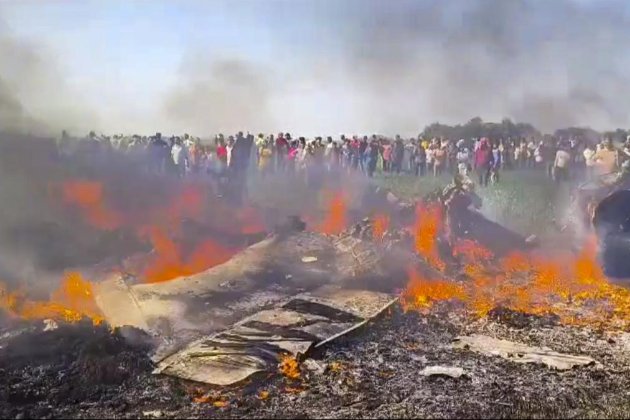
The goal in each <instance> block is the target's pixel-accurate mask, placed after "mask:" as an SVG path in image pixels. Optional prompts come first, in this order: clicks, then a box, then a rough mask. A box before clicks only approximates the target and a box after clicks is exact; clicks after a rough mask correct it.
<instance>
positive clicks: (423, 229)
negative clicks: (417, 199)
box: [414, 204, 445, 270]
mask: <svg viewBox="0 0 630 420" xmlns="http://www.w3.org/2000/svg"><path fill="white" fill-rule="evenodd" d="M442 227H443V221H442V209H441V208H440V207H439V206H436V205H433V206H425V205H422V204H419V205H418V207H417V208H416V224H415V226H414V233H415V245H416V252H417V253H418V254H419V255H421V256H422V257H424V258H425V259H426V260H427V262H429V264H431V265H432V266H433V267H435V268H437V269H439V270H443V269H444V268H445V264H444V262H443V261H442V260H441V258H440V255H439V251H438V243H437V238H438V235H439V234H440V232H441V230H442Z"/></svg>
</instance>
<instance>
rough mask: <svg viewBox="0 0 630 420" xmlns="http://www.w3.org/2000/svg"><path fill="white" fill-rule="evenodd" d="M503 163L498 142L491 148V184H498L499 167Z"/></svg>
mask: <svg viewBox="0 0 630 420" xmlns="http://www.w3.org/2000/svg"><path fill="white" fill-rule="evenodd" d="M502 164H503V162H502V161H501V149H499V142H495V143H494V145H493V146H492V170H491V174H490V178H491V180H492V183H493V184H496V183H498V182H499V180H500V178H499V173H500V170H501V165H502Z"/></svg>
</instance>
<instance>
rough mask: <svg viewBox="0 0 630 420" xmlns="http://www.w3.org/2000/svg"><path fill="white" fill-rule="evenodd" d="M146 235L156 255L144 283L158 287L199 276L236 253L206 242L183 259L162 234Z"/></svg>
mask: <svg viewBox="0 0 630 420" xmlns="http://www.w3.org/2000/svg"><path fill="white" fill-rule="evenodd" d="M146 234H147V236H148V238H149V240H150V241H151V243H152V244H153V248H154V252H155V255H153V257H152V258H151V259H150V260H149V261H148V264H147V266H146V267H145V269H144V271H143V273H142V278H143V280H144V281H145V282H146V283H159V282H164V281H169V280H173V279H176V278H178V277H183V276H190V275H192V274H195V273H199V272H202V271H204V270H207V269H209V268H212V267H214V266H216V265H219V264H221V263H224V262H225V261H227V260H229V259H230V257H231V256H232V255H234V253H235V252H236V250H232V249H227V248H225V247H223V246H221V245H219V244H218V243H216V242H214V241H212V240H209V239H208V240H205V241H203V242H201V243H200V244H199V245H197V246H196V247H195V249H194V250H193V251H192V252H191V253H190V255H189V256H188V257H187V258H183V257H182V250H181V249H180V246H179V245H178V244H177V243H176V242H174V241H173V240H172V239H171V238H170V237H169V236H168V235H167V233H166V232H164V231H163V230H161V229H158V228H150V229H148V230H147V232H146Z"/></svg>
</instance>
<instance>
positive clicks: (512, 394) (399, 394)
mask: <svg viewBox="0 0 630 420" xmlns="http://www.w3.org/2000/svg"><path fill="white" fill-rule="evenodd" d="M24 328H26V330H25V331H24V332H22V333H21V334H18V335H16V336H14V337H8V336H7V334H5V335H2V337H3V338H2V339H1V341H0V346H2V347H1V348H0V416H1V417H4V418H7V417H8V418H32V417H37V418H60V417H69V418H99V417H100V418H103V417H116V418H136V417H145V418H151V417H152V418H159V417H164V418H167V417H168V418H174V417H188V418H235V417H238V418H263V417H264V418H287V417H291V418H349V417H355V418H401V417H430V418H453V417H459V418H488V417H494V418H508V417H510V418H512V417H518V418H525V417H527V418H532V417H536V418H542V417H545V418H548V417H580V418H582V417H591V418H599V417H608V418H618V417H629V416H630V403H628V395H630V375H628V373H629V369H630V360H629V359H628V357H627V355H628V352H630V340H626V339H625V335H611V334H609V333H606V332H604V331H593V330H590V329H586V328H577V327H567V326H561V325H557V324H556V320H555V319H554V318H553V317H546V318H540V317H536V316H527V315H524V314H518V313H512V312H509V311H501V310H498V311H493V312H492V313H491V315H490V316H489V317H488V318H484V319H470V318H467V317H466V316H464V315H463V314H462V313H461V311H460V310H459V309H456V308H452V307H442V308H437V309H435V310H433V311H432V313H430V314H419V313H415V312H413V313H411V312H410V313H403V312H402V311H401V310H399V309H394V310H392V311H391V312H390V313H388V314H386V315H384V316H383V317H382V318H381V319H378V320H375V321H374V322H373V323H371V324H368V325H367V326H365V327H364V328H362V329H360V330H358V331H356V332H355V333H353V334H352V335H350V336H346V337H343V338H341V339H339V340H337V341H334V342H332V343H329V344H328V345H327V346H325V347H324V348H320V349H317V350H316V351H314V352H313V353H312V354H311V355H309V356H310V359H309V360H307V361H303V363H302V364H301V368H300V369H301V372H300V376H299V378H296V379H289V378H287V377H285V376H283V375H281V374H279V373H277V372H273V373H271V374H269V375H267V376H265V375H262V376H259V377H256V378H252V379H251V380H250V381H248V383H245V384H239V385H238V386H235V387H231V388H227V389H211V388H208V387H205V386H203V385H200V384H191V383H184V382H181V381H179V380H176V379H173V378H168V377H162V376H155V375H152V374H151V371H152V368H153V365H152V363H151V361H150V360H149V358H148V357H147V356H146V349H147V345H148V344H147V341H146V340H144V339H143V335H142V334H141V333H140V332H138V331H132V330H126V331H120V330H117V331H115V332H113V333H111V332H110V330H109V329H108V328H107V327H93V326H92V325H91V324H89V323H82V324H77V325H65V326H60V328H58V329H56V330H54V331H50V332H42V331H41V328H40V327H39V326H37V327H35V326H24ZM29 328H30V329H29ZM13 331H15V330H13ZM470 333H482V334H487V335H491V336H494V337H497V338H503V339H509V340H513V341H518V342H522V343H526V344H531V345H538V346H548V347H550V348H552V349H553V350H555V351H559V352H564V353H571V354H581V355H588V356H590V357H592V358H593V359H595V360H596V361H597V362H598V364H597V365H593V366H586V367H576V368H574V369H572V370H569V371H564V372H558V371H553V370H550V369H549V368H547V367H545V366H542V365H532V364H516V363H513V362H510V361H505V360H503V359H501V358H499V357H496V356H483V355H479V354H476V353H473V352H471V351H468V350H458V349H453V348H452V346H451V344H452V341H453V339H454V338H455V337H457V336H458V335H463V334H470ZM123 335H124V336H125V337H132V338H133V339H131V340H129V339H128V340H125V338H124V337H123ZM436 365H439V366H449V367H460V368H462V369H464V372H465V375H464V376H462V377H460V378H458V379H455V378H451V377H446V376H444V377H442V376H429V377H425V376H422V375H421V374H420V372H421V371H422V369H423V368H425V367H428V366H436ZM203 396H205V398H200V397H203ZM195 398H197V401H203V402H194V399H195Z"/></svg>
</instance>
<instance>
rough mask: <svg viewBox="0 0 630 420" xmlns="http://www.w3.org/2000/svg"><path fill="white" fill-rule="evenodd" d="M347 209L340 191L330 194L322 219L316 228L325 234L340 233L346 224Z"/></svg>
mask: <svg viewBox="0 0 630 420" xmlns="http://www.w3.org/2000/svg"><path fill="white" fill-rule="evenodd" d="M347 211H348V206H347V204H346V200H345V197H344V196H343V194H342V193H341V192H337V193H335V194H332V195H331V196H330V198H329V200H328V205H327V206H326V216H325V218H324V221H323V222H322V223H321V224H320V225H319V227H318V229H317V230H318V231H319V232H321V233H324V234H327V235H336V234H339V233H341V232H342V231H343V230H344V229H345V228H346V227H347V226H348V220H347V214H346V213H347Z"/></svg>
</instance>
